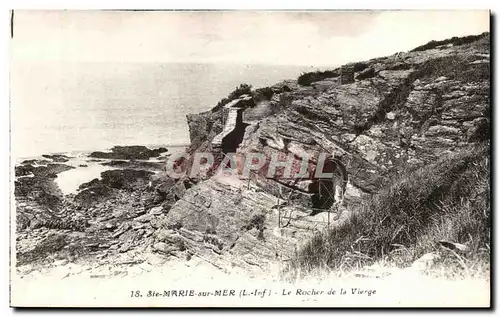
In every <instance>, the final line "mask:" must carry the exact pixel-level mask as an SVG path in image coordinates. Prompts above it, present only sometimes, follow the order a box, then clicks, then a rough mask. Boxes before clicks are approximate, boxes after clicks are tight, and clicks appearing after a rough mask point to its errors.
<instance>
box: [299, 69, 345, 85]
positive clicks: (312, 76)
mask: <svg viewBox="0 0 500 317" xmlns="http://www.w3.org/2000/svg"><path fill="white" fill-rule="evenodd" d="M338 76H339V74H338V72H336V71H333V70H325V71H315V72H310V73H302V74H301V75H300V76H299V77H298V78H297V83H298V84H299V85H302V86H309V85H311V83H313V82H316V81H320V80H324V79H327V78H333V77H338Z"/></svg>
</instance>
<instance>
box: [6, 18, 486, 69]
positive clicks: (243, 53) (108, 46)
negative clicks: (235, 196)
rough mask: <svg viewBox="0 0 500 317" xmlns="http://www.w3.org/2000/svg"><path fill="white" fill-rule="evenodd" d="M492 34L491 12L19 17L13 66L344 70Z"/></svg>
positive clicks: (12, 46)
mask: <svg viewBox="0 0 500 317" xmlns="http://www.w3.org/2000/svg"><path fill="white" fill-rule="evenodd" d="M488 30H489V12H488V11H484V10H483V11H302V12H298V11H294V12H291V11H289V12H278V11H274V12H273V11H208V12H200V11H163V12H161V11H149V12H148V11H143V12H132V11H119V12H118V11H16V12H15V15H14V40H13V41H12V43H11V60H12V61H59V62H111V61H112V62H157V63H240V64H241V63H244V64H270V65H277V64H279V65H307V66H315V67H319V66H323V65H325V66H326V65H340V64H343V63H347V62H352V61H358V60H365V59H369V58H373V57H378V56H385V55H391V54H394V53H395V52H399V51H407V50H410V49H412V48H414V47H416V46H419V45H422V44H425V43H427V42H428V41H430V40H439V39H445V38H449V37H452V36H463V35H471V34H479V33H482V32H484V31H488Z"/></svg>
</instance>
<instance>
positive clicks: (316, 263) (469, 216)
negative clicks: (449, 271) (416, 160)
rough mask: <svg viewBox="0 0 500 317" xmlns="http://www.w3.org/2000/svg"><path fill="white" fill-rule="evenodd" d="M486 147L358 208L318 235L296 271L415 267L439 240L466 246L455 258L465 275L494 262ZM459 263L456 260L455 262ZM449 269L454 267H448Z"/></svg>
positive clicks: (407, 179)
mask: <svg viewBox="0 0 500 317" xmlns="http://www.w3.org/2000/svg"><path fill="white" fill-rule="evenodd" d="M488 148H489V145H487V144H483V145H479V146H474V147H472V148H468V149H463V150H461V151H460V152H458V153H456V154H454V155H451V156H449V157H445V158H443V159H441V160H439V161H438V162H436V163H434V164H430V165H427V166H425V167H422V168H420V169H418V170H415V171H411V172H409V173H403V174H402V175H401V176H400V177H399V179H397V180H396V181H395V182H394V183H393V184H392V185H390V186H389V187H387V188H386V189H384V190H382V191H381V192H380V193H378V194H377V195H374V196H373V197H372V199H371V200H369V201H367V202H365V203H364V204H362V205H361V206H360V207H358V208H357V209H356V210H355V211H354V212H353V214H352V216H351V218H350V219H349V220H348V221H347V222H345V223H344V224H343V225H341V226H339V227H337V228H335V229H332V230H330V231H328V232H326V233H322V234H318V235H316V236H314V237H313V238H312V239H311V240H310V241H309V242H308V243H307V244H306V245H305V246H304V248H303V249H302V250H300V251H299V252H298V254H297V256H296V257H295V259H294V260H293V261H292V264H291V268H292V269H296V270H306V271H311V270H314V269H318V268H327V269H328V268H329V269H335V270H339V269H340V270H345V269H349V268H360V267H363V266H365V265H370V264H373V263H375V262H377V261H389V262H390V263H392V264H394V265H396V266H398V267H406V266H409V265H411V264H412V263H413V262H414V261H415V260H417V259H418V258H420V257H421V256H422V255H424V254H426V253H429V252H433V251H435V252H440V251H443V247H442V243H440V241H450V242H453V243H460V244H463V245H465V246H467V252H465V253H463V254H461V255H460V256H459V257H458V258H457V257H455V256H451V258H450V257H449V256H448V257H443V258H442V261H444V262H446V261H448V262H453V263H459V264H460V265H457V267H459V268H462V269H465V270H467V268H470V267H472V266H476V265H478V264H479V265H482V266H488V263H489V261H490V255H489V254H490V226H491V219H490V163H489V152H488ZM457 259H459V261H458V262H457ZM448 266H450V265H448Z"/></svg>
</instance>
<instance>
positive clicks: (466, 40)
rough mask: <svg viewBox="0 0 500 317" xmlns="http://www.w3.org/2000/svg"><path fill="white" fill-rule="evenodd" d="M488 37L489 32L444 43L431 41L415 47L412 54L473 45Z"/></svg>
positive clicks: (455, 38)
mask: <svg viewBox="0 0 500 317" xmlns="http://www.w3.org/2000/svg"><path fill="white" fill-rule="evenodd" d="M486 36H489V32H484V33H482V34H479V35H469V36H464V37H457V36H454V37H452V38H451V39H446V40H442V41H430V42H429V43H427V44H424V45H421V46H418V47H415V48H414V49H412V50H411V51H410V52H418V51H425V50H430V49H433V48H436V47H438V46H441V45H447V44H453V45H457V46H458V45H464V44H469V43H472V42H475V41H477V40H479V39H480V38H482V37H486Z"/></svg>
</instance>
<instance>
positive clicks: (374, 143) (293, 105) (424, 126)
mask: <svg viewBox="0 0 500 317" xmlns="http://www.w3.org/2000/svg"><path fill="white" fill-rule="evenodd" d="M343 69H350V70H352V71H353V74H352V76H351V75H349V76H350V78H349V80H348V81H347V82H346V81H345V80H344V81H341V80H339V78H338V74H339V73H341V70H340V69H336V70H333V71H331V74H332V76H333V77H332V78H322V77H324V75H325V74H329V72H323V73H321V74H320V75H321V76H319V75H318V78H319V77H321V78H320V81H318V82H313V83H311V85H310V86H301V85H297V84H296V83H295V84H290V83H286V84H284V83H283V84H280V85H275V86H273V87H271V91H272V92H273V95H272V97H271V98H270V100H269V101H268V103H267V104H266V107H269V108H270V109H273V111H271V112H270V111H266V112H263V113H265V115H263V116H262V117H261V118H259V120H256V118H255V115H254V114H253V116H252V118H253V120H252V122H250V123H249V126H248V127H247V128H246V130H245V134H244V138H243V140H242V142H241V143H240V144H237V145H235V146H237V151H238V153H241V154H245V153H250V152H259V153H266V154H271V153H284V154H287V153H292V154H296V155H300V154H301V153H309V154H315V153H320V152H327V153H329V154H334V155H335V156H336V157H338V158H339V159H340V160H341V162H342V163H343V164H344V165H345V167H346V169H347V172H348V174H349V184H348V190H347V192H346V198H347V202H348V204H349V203H353V202H356V201H358V200H359V199H360V198H362V197H363V196H364V195H369V194H372V193H375V192H377V190H378V189H380V188H382V187H383V186H384V184H387V182H388V181H390V179H391V175H395V174H397V173H401V172H403V171H405V170H408V169H413V168H416V167H419V166H422V165H424V164H428V163H430V162H434V161H436V160H437V158H439V157H441V156H442V155H444V154H446V153H450V152H453V151H456V150H458V149H460V148H461V147H465V146H467V145H469V144H470V143H471V142H481V141H482V140H487V139H488V136H489V122H490V107H489V103H490V97H489V90H490V72H489V34H485V35H482V36H481V37H479V38H478V39H477V40H476V41H474V42H468V43H465V44H463V45H455V46H454V45H447V46H446V47H439V48H431V49H428V50H418V51H413V52H407V53H397V54H394V55H392V56H388V57H382V58H375V59H371V60H369V61H364V62H360V63H352V64H349V65H347V67H344V68H343ZM310 77H311V78H314V76H310ZM311 78H309V79H311ZM278 87H283V88H284V87H286V89H281V88H280V89H278ZM220 122H222V112H221V111H220V110H216V109H214V111H209V112H205V113H201V114H198V115H189V116H188V124H189V127H190V134H191V140H192V150H193V151H194V150H199V151H205V150H207V149H209V148H210V141H211V140H212V139H213V138H214V137H215V136H216V135H217V134H219V133H220V132H221V131H222V126H221V125H220ZM252 182H253V181H252ZM253 184H255V185H259V186H260V190H262V192H258V191H257V192H255V193H252V194H251V195H250V196H252V195H255V196H253V198H248V197H247V198H246V199H251V201H252V202H251V203H249V202H248V204H245V203H243V204H242V203H241V202H239V203H233V201H234V200H235V199H236V196H237V194H236V192H235V191H234V190H233V189H225V188H224V187H221V186H218V185H216V183H214V181H213V180H208V181H204V182H201V183H199V184H197V185H196V186H195V187H193V188H191V189H189V190H188V191H187V192H186V195H185V196H184V197H183V199H181V200H180V201H178V202H177V203H176V204H175V205H174V206H173V207H172V209H171V210H170V212H169V214H168V215H167V216H166V222H165V224H164V227H165V228H166V229H165V230H172V231H173V233H175V234H177V235H179V236H181V237H182V238H183V239H187V243H188V247H187V248H188V249H191V248H192V249H193V250H196V252H197V253H202V254H205V255H204V256H208V255H207V252H208V251H207V250H209V249H212V251H213V252H215V253H216V254H219V255H220V254H221V253H224V254H231V256H230V257H229V258H230V259H233V258H240V257H241V256H243V255H244V254H245V255H247V256H252V257H253V260H252V263H258V265H259V266H261V265H263V262H265V260H262V259H260V260H259V259H258V258H259V256H258V255H257V254H260V256H262V257H264V258H271V257H272V253H273V252H274V250H275V249H273V248H271V247H269V246H265V245H261V244H262V243H260V242H259V247H257V246H252V244H255V243H256V241H258V240H252V239H250V238H249V237H248V235H247V234H246V233H244V231H238V230H237V228H238V226H240V227H241V225H242V224H243V222H245V221H249V219H251V218H252V217H253V216H258V215H256V213H259V212H260V213H261V214H262V215H263V216H262V219H264V220H263V223H262V227H263V228H266V229H265V230H264V237H265V236H266V230H269V232H271V231H272V228H278V225H277V223H276V221H275V220H271V219H275V218H276V217H277V216H276V212H277V209H276V205H275V204H276V202H277V201H279V199H278V198H277V197H278V196H279V193H278V191H276V190H275V191H273V190H271V189H272V188H276V182H275V181H274V180H272V179H267V180H266V179H264V180H260V181H259V182H256V183H253ZM257 197H258V198H257ZM207 199H208V200H207ZM202 200H203V201H202ZM243 201H244V202H245V200H244V199H243ZM287 207H289V208H291V209H294V208H295V209H294V210H299V209H300V208H299V207H297V206H287ZM302 207H303V208H307V206H305V205H302ZM347 208H349V207H347ZM259 217H260V216H259ZM293 223H294V221H291V224H292V225H293ZM181 229H184V230H187V231H186V232H183V231H181ZM212 230H215V231H216V235H215V237H214V239H215V240H217V241H218V242H217V243H215V247H211V246H210V247H209V246H208V245H207V243H206V241H205V236H206V235H209V233H208V232H211V231H212ZM187 232H189V233H187ZM301 234H302V233H300V234H299V235H301ZM255 239H257V238H255ZM269 239H272V240H274V241H275V242H276V241H282V240H280V239H279V238H276V236H275V235H272V234H269ZM285 240H287V239H285ZM299 240H300V239H299ZM287 241H288V242H286V241H284V242H283V246H280V247H279V249H280V250H282V251H283V253H284V254H287V251H284V250H287V247H285V246H284V245H286V244H287V243H289V245H296V243H298V242H297V241H295V240H293V239H288V240H287ZM233 244H234V245H235V246H233V247H231V246H232V245H233ZM238 244H241V245H242V246H251V247H248V248H243V250H244V251H242V252H241V253H238V251H236V250H238V249H234V248H235V247H236V246H237V245H238ZM203 250H204V251H203ZM262 250H267V251H269V252H267V251H262ZM212 251H210V252H212ZM210 252H208V253H210ZM210 254H212V255H213V253H210ZM215 258H219V259H220V256H219V257H217V256H215ZM213 261H216V259H213ZM240 264H242V263H240ZM247 264H248V263H247ZM247 264H242V266H245V267H246V266H247ZM218 265H222V264H221V263H219V264H218Z"/></svg>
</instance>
